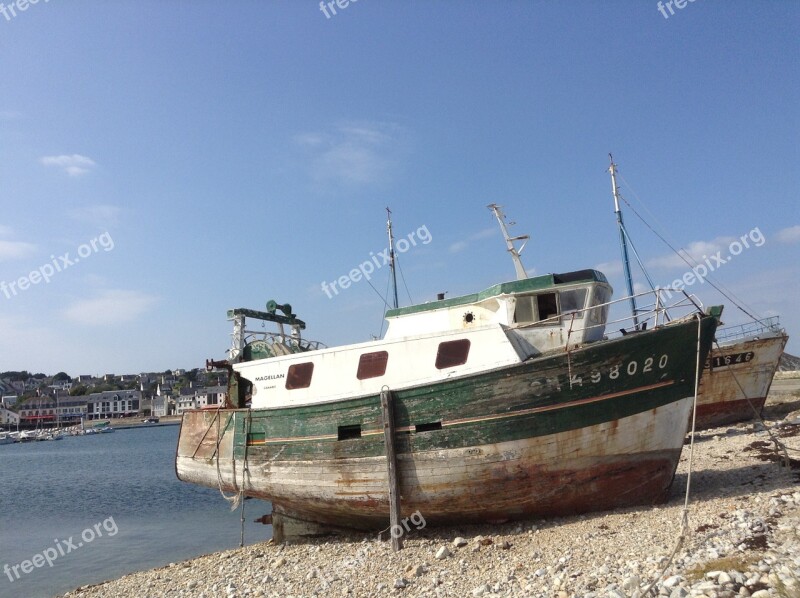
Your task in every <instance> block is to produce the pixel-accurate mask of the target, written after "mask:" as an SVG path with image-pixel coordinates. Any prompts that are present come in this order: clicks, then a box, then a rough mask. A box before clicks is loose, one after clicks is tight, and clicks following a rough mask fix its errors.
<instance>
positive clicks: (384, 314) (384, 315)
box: [367, 277, 392, 338]
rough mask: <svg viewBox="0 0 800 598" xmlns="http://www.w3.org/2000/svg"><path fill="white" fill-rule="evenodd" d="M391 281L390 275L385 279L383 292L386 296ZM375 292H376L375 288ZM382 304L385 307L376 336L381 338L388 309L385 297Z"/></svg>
mask: <svg viewBox="0 0 800 598" xmlns="http://www.w3.org/2000/svg"><path fill="white" fill-rule="evenodd" d="M367 282H369V281H367ZM391 282H392V281H391V277H389V278H388V279H387V280H386V293H385V294H384V297H387V296H388V295H389V284H390V283H391ZM369 286H372V283H370V285H369ZM372 288H373V289H374V288H375V287H372ZM375 292H376V293H377V290H376V291H375ZM383 305H384V307H385V309H384V310H383V314H382V315H381V330H380V332H379V333H378V338H381V337H382V336H383V325H384V324H385V323H386V312H387V310H388V309H389V304H388V303H387V302H386V299H384V300H383Z"/></svg>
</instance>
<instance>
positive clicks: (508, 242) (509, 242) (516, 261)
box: [486, 203, 529, 280]
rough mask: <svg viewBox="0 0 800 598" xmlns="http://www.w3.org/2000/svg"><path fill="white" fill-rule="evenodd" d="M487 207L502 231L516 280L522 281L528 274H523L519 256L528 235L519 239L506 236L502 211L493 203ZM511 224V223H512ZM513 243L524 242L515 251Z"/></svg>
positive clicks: (523, 270) (523, 269)
mask: <svg viewBox="0 0 800 598" xmlns="http://www.w3.org/2000/svg"><path fill="white" fill-rule="evenodd" d="M486 207H488V208H489V209H490V210H491V211H492V212H494V216H495V218H497V222H499V223H500V230H501V231H503V238H504V239H505V240H506V247H507V248H508V252H509V253H510V254H511V259H512V260H514V271H515V272H516V273H517V280H524V279H526V278H528V273H527V272H525V267H524V266H523V265H522V260H521V259H520V257H519V256H520V254H521V253H522V250H523V249H525V243H527V241H528V239H529V237H528V235H520V236H519V237H511V236H509V234H508V229H507V228H506V217H505V215H504V214H503V211H502V210H501V209H500V206H498V205H497V204H495V203H492V204H489V205H488V206H486ZM512 224H513V223H512ZM514 241H524V242H523V243H522V245H520V248H519V249H517V248H516V247H514Z"/></svg>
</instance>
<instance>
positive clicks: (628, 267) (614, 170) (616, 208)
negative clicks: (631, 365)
mask: <svg viewBox="0 0 800 598" xmlns="http://www.w3.org/2000/svg"><path fill="white" fill-rule="evenodd" d="M608 159H609V161H610V162H611V166H609V167H608V172H610V173H611V192H612V193H613V194H614V213H615V214H616V215H617V226H618V227H619V242H620V246H621V247H622V266H623V268H624V269H625V284H626V285H627V287H628V297H630V303H631V315H632V316H633V327H634V329H636V330H638V329H639V320H638V318H637V317H636V313H637V309H636V298H635V297H634V296H633V277H632V276H631V262H630V260H629V259H628V243H627V241H626V235H627V233H626V232H625V224H624V222H623V221H622V211H621V210H620V209H619V188H618V187H617V165H616V164H614V158H613V157H612V156H611V154H608Z"/></svg>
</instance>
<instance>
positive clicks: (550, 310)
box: [536, 293, 558, 320]
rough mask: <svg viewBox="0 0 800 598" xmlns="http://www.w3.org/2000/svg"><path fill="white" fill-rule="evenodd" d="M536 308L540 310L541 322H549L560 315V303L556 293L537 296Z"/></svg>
mask: <svg viewBox="0 0 800 598" xmlns="http://www.w3.org/2000/svg"><path fill="white" fill-rule="evenodd" d="M536 307H537V308H538V309H539V320H547V319H549V318H552V317H554V316H557V315H558V302H557V301H556V294H555V293H542V294H541V295H536Z"/></svg>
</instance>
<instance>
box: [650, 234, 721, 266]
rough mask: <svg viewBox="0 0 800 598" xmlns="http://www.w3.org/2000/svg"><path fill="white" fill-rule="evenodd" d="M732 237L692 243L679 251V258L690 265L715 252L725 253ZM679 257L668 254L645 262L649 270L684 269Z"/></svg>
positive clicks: (684, 264)
mask: <svg viewBox="0 0 800 598" xmlns="http://www.w3.org/2000/svg"><path fill="white" fill-rule="evenodd" d="M735 240H736V239H734V238H733V237H717V238H716V239H714V240H713V241H692V242H691V243H689V246H688V247H687V248H686V249H681V250H680V253H681V256H683V257H684V258H686V260H688V261H689V262H690V263H695V262H702V261H703V260H705V259H706V258H707V257H708V256H711V255H716V254H717V252H722V253H725V251H727V249H728V246H729V245H730V244H731V242H733V241H735ZM681 256H679V255H675V254H674V253H670V254H667V255H663V256H660V257H657V258H653V259H651V260H650V261H648V262H647V265H648V266H649V267H650V268H664V269H668V270H669V269H675V268H685V267H686V262H685V261H684V260H683V259H682V257H681Z"/></svg>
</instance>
